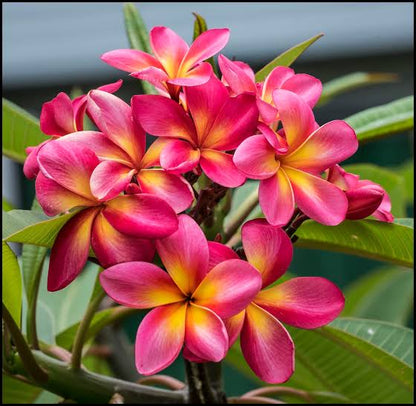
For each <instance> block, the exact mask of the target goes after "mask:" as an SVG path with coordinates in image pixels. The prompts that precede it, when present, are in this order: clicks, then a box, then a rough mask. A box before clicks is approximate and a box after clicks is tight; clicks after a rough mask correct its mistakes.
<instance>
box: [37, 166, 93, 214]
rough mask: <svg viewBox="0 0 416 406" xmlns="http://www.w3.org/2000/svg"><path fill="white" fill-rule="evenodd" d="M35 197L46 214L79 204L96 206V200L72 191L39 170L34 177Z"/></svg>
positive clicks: (62, 210) (59, 211) (62, 211)
mask: <svg viewBox="0 0 416 406" xmlns="http://www.w3.org/2000/svg"><path fill="white" fill-rule="evenodd" d="M36 198H37V200H38V202H39V204H40V206H41V207H42V209H43V211H44V212H45V214H46V215H48V216H56V215H58V214H60V213H64V212H66V211H67V210H70V209H73V208H74V207H79V206H96V205H97V202H96V201H94V200H90V199H87V198H85V197H83V196H80V195H79V194H76V193H73V192H71V191H69V190H68V189H66V188H64V187H62V186H61V185H59V184H58V183H56V182H55V181H54V180H52V179H48V178H47V177H46V176H44V175H43V174H42V172H40V173H39V174H38V176H37V178H36Z"/></svg>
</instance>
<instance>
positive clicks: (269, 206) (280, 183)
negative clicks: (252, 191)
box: [259, 168, 295, 226]
mask: <svg viewBox="0 0 416 406" xmlns="http://www.w3.org/2000/svg"><path fill="white" fill-rule="evenodd" d="M259 203H260V207H261V209H262V210H263V213H264V216H265V217H266V219H267V221H268V222H269V223H270V224H272V225H274V226H284V225H285V224H287V223H288V221H289V220H290V218H291V217H292V215H293V212H294V210H295V198H294V195H293V190H292V186H291V184H290V181H289V179H288V177H287V175H286V172H285V171H284V170H283V169H282V168H279V170H278V171H277V173H276V174H275V175H274V176H272V177H270V178H268V179H264V180H262V181H260V186H259Z"/></svg>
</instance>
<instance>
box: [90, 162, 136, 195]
mask: <svg viewBox="0 0 416 406" xmlns="http://www.w3.org/2000/svg"><path fill="white" fill-rule="evenodd" d="M135 172H136V170H135V169H131V168H130V167H128V166H126V165H123V164H120V163H118V162H115V161H103V162H100V163H99V164H98V165H97V167H96V168H95V169H94V171H93V173H92V174H91V179H90V185H91V192H92V194H93V195H94V196H95V197H96V198H97V199H98V200H109V199H112V198H114V197H116V196H117V195H119V194H120V193H121V192H122V191H123V190H124V189H125V187H126V186H127V185H128V184H129V183H130V181H131V179H132V177H133V175H134V174H135Z"/></svg>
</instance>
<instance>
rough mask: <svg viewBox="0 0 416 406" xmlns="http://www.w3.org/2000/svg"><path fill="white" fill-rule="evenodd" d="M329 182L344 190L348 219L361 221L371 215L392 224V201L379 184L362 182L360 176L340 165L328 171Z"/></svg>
mask: <svg viewBox="0 0 416 406" xmlns="http://www.w3.org/2000/svg"><path fill="white" fill-rule="evenodd" d="M328 181H329V182H331V183H333V184H335V185H337V186H338V187H339V188H341V189H342V190H344V192H345V195H346V197H347V199H348V211H347V215H346V218H347V219H351V220H359V219H363V218H366V217H368V216H370V215H372V216H374V217H375V218H377V219H378V220H380V221H385V222H387V223H391V222H393V220H394V217H393V215H392V214H391V201H390V197H389V195H388V194H387V192H386V191H385V190H384V189H383V188H382V187H381V186H380V185H379V184H377V183H374V182H372V181H370V180H364V179H363V180H360V177H359V176H358V175H354V174H352V173H348V172H346V171H345V170H344V169H343V168H341V167H340V166H339V165H335V166H333V167H332V168H331V169H329V170H328Z"/></svg>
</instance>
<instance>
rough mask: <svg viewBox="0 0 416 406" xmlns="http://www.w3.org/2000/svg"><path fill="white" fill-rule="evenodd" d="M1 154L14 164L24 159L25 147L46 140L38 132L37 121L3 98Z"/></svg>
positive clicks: (44, 136)
mask: <svg viewBox="0 0 416 406" xmlns="http://www.w3.org/2000/svg"><path fill="white" fill-rule="evenodd" d="M2 129H3V154H4V155H6V156H7V157H9V158H11V159H13V160H14V161H16V162H19V163H23V162H24V161H25V159H26V152H25V149H26V147H29V146H34V145H38V144H40V143H41V142H43V141H45V140H47V139H48V137H47V136H46V135H45V134H43V133H42V131H40V128H39V120H38V119H37V118H36V117H34V116H32V115H31V114H29V113H28V112H27V111H25V110H23V109H22V108H20V107H19V106H17V105H16V104H14V103H12V102H11V101H9V100H6V99H4V98H3V125H2Z"/></svg>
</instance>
